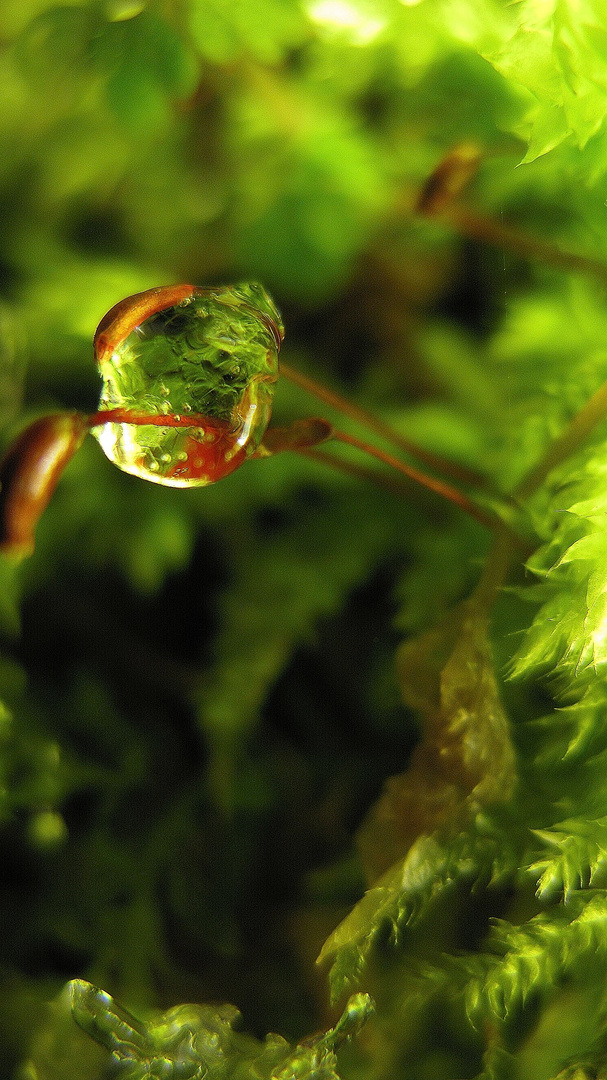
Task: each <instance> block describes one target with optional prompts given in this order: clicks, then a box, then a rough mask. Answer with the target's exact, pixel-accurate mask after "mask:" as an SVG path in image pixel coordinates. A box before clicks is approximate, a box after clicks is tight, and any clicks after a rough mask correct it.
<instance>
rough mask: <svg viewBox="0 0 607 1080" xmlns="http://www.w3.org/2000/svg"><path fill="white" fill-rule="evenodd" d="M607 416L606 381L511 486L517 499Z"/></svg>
mask: <svg viewBox="0 0 607 1080" xmlns="http://www.w3.org/2000/svg"><path fill="white" fill-rule="evenodd" d="M606 416H607V381H606V382H604V383H603V384H602V385H601V386H599V389H598V390H597V391H596V393H595V394H593V395H592V397H591V398H590V399H589V400H588V401H587V402H586V404H585V405H583V406H582V408H581V409H580V411H579V412H578V413H577V414H576V416H574V417H573V420H572V421H571V422H570V424H568V426H567V427H566V428H565V430H564V431H563V433H562V434H561V435H559V437H558V438H557V439H555V440H554V442H553V443H552V444H551V445H550V446H549V447H548V450H547V451H546V453H545V454H544V457H543V458H542V459H541V460H540V461H538V463H537V465H534V466H533V468H532V469H531V470H530V471H529V472H528V473H527V475H526V476H524V477H523V479H522V480H521V481H520V482H519V483H518V485H517V486H516V488H515V489H514V492H513V495H514V497H515V498H517V499H527V498H529V496H530V495H533V493H534V492H535V491H537V489H538V488H539V487H541V485H542V484H543V482H544V480H545V479H546V477H547V476H548V473H550V472H552V470H553V469H555V468H556V466H557V465H560V464H561V463H562V462H563V461H566V460H567V458H568V457H570V456H571V454H572V453H573V452H574V451H575V450H577V448H578V446H580V445H581V443H583V441H584V439H585V438H586V437H587V436H588V435H589V434H590V432H591V431H592V429H593V428H594V427H595V426H596V425H597V424H598V423H600V421H601V420H604V419H605V417H606Z"/></svg>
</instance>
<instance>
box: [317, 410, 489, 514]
mask: <svg viewBox="0 0 607 1080" xmlns="http://www.w3.org/2000/svg"><path fill="white" fill-rule="evenodd" d="M332 437H333V438H334V439H337V440H339V442H343V443H347V444H348V446H355V447H356V449H357V450H362V451H363V452H364V453H365V454H371V455H372V457H375V458H377V459H378V461H383V463H384V464H385V465H390V466H391V468H393V469H397V470H398V472H400V473H402V474H403V475H404V476H407V477H409V479H410V480H414V481H415V482H416V483H417V484H421V485H422V487H425V488H428V489H429V490H430V491H434V492H435V494H437V495H440V496H441V498H443V499H447V501H448V502H450V503H453V505H454V506H457V507H459V509H460V510H464V511H465V513H467V514H469V515H470V516H471V517H473V518H475V520H476V521H480V523H481V525H484V526H485V528H487V529H490V530H492V531H494V530H495V528H496V527H497V526H498V525H501V524H502V522H501V521H500V519H499V518H498V517H497V516H496V515H493V514H490V513H489V512H487V511H485V510H483V509H482V508H481V507H480V506H477V505H476V503H473V502H472V500H471V499H469V498H468V497H467V496H466V495H464V494H463V493H462V492H461V491H458V490H457V488H454V487H452V486H451V484H447V483H445V481H444V480H439V479H438V478H437V477H435V476H428V475H427V473H423V472H421V471H420V470H419V469H416V468H414V467H413V466H412V465H406V464H405V463H404V462H403V461H400V460H399V458H395V457H393V455H392V454H386V453H385V452H384V451H383V450H378V449H377V448H376V447H375V446H371V445H370V444H369V443H366V442H363V440H362V439H357V438H356V437H355V436H353V435H347V434H346V432H344V431H336V430H335V429H333V433H332Z"/></svg>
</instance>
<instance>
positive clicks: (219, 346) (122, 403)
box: [93, 285, 282, 487]
mask: <svg viewBox="0 0 607 1080" xmlns="http://www.w3.org/2000/svg"><path fill="white" fill-rule="evenodd" d="M281 340H282V325H281V323H280V317H279V315H278V312H277V311H276V309H275V308H274V305H273V303H272V301H271V300H270V298H269V297H268V296H267V294H266V293H265V292H264V290H263V289H262V288H261V287H255V288H254V287H253V286H250V285H240V286H225V287H218V288H196V287H193V286H188V285H181V286H167V287H163V288H160V289H150V290H149V291H148V292H146V293H139V294H137V295H136V296H133V297H129V298H128V299H127V300H123V301H122V302H121V303H120V304H117V305H116V307H115V308H112V310H111V311H110V312H109V313H108V314H107V315H106V316H105V318H104V319H103V320H102V321H101V323H100V325H99V328H98V330H97V333H96V335H95V351H96V355H97V359H98V362H99V368H100V371H101V375H102V379H103V387H102V394H101V403H100V411H108V412H113V416H109V415H108V420H107V421H106V422H105V423H100V424H99V425H98V426H96V427H95V428H94V429H93V434H94V435H95V436H96V437H97V439H98V440H99V442H100V444H101V446H102V448H103V450H104V451H105V453H106V454H107V456H108V457H109V458H110V460H111V461H113V462H114V463H115V464H116V465H118V466H119V467H120V468H121V469H124V471H125V472H130V473H134V474H135V475H136V476H141V477H143V478H146V479H149V480H153V481H154V482H155V483H160V484H167V485H170V486H173V487H188V486H201V485H204V484H210V483H213V482H214V481H215V480H219V479H221V477H222V476H225V475H226V474H227V473H228V472H232V471H233V469H235V468H237V466H238V465H239V464H240V463H241V462H242V461H243V460H244V459H245V458H246V457H247V456H248V455H249V454H251V453H252V452H253V451H254V450H255V449H256V448H257V447H258V445H259V443H260V441H261V439H262V437H263V434H264V432H265V429H266V427H267V424H268V421H269V418H270V413H271V407H272V397H273V392H274V384H275V382H276V379H277V377H278V349H279V346H280V342H281Z"/></svg>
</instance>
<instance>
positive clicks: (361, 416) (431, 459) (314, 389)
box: [280, 361, 487, 485]
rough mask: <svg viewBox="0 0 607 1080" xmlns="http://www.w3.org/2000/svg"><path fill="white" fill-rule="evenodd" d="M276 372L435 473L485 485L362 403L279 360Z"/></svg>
mask: <svg viewBox="0 0 607 1080" xmlns="http://www.w3.org/2000/svg"><path fill="white" fill-rule="evenodd" d="M280 373H281V375H285V376H286V378H287V379H290V380H291V382H293V383H295V385H296V386H300V387H301V388H302V390H305V391H306V392H307V393H308V394H313V396H314V397H316V398H318V399H319V400H320V401H324V403H325V405H330V406H331V408H332V409H337V411H338V412H341V413H343V415H344V416H348V417H349V418H350V419H351V420H355V421H356V423H358V424H363V425H364V426H365V427H368V428H369V429H370V430H371V431H376V432H377V434H378V435H381V436H382V437H383V438H384V439H387V440H388V442H391V443H392V444H393V445H394V446H398V447H399V448H400V449H401V450H404V451H405V453H406V454H409V455H410V456H411V457H415V458H417V460H418V461H423V462H424V463H425V464H426V465H428V466H429V468H431V469H434V470H435V471H436V472H440V473H443V474H444V475H445V476H450V477H452V478H453V479H454V480H459V481H460V482H461V483H463V484H475V485H482V484H486V482H487V480H486V477H484V476H482V475H481V474H480V473H477V472H474V471H473V470H472V469H467V468H466V467H465V466H463V465H457V464H456V463H455V462H452V461H448V460H447V459H446V458H442V457H440V456H439V455H438V454H433V453H432V451H431V450H424V448H423V447H421V446H417V444H416V443H414V442H411V440H410V439H406V438H405V437H404V436H403V435H399V433H398V432H396V431H393V430H392V428H391V427H390V426H389V425H388V424H385V423H384V421H383V420H380V419H379V417H378V416H375V415H374V414H373V413H370V412H368V411H367V410H366V409H363V408H362V406H360V405H355V404H354V403H353V402H351V401H348V399H347V398H344V397H342V396H341V394H337V393H335V391H334V390H328V389H327V387H326V386H322V385H321V384H320V383H317V382H316V381H315V380H314V379H310V378H309V377H308V376H307V375H302V374H301V372H299V371H295V370H294V369H293V368H291V367H287V365H286V364H283V363H282V361H281V363H280Z"/></svg>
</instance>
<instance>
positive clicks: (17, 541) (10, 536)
mask: <svg viewBox="0 0 607 1080" xmlns="http://www.w3.org/2000/svg"><path fill="white" fill-rule="evenodd" d="M88 429H89V425H88V423H87V421H86V418H85V417H84V416H81V415H80V413H56V414H55V415H53V416H43V417H41V419H40V420H35V421H34V423H33V424H30V426H29V427H27V428H26V429H25V431H22V432H21V435H19V436H18V438H17V439H16V440H15V442H14V443H13V444H12V446H10V447H9V449H8V450H7V452H6V454H5V455H4V458H3V459H2V461H1V462H0V551H2V552H4V553H5V554H10V555H16V556H19V557H20V558H23V557H25V556H26V555H30V554H31V553H32V551H33V550H34V535H35V532H36V526H37V524H38V520H39V518H40V516H41V514H42V513H43V511H44V510H45V509H46V507H47V505H48V503H49V500H50V498H51V495H52V494H53V491H54V490H55V488H56V486H57V482H58V480H59V477H60V476H61V473H62V472H63V470H64V469H65V467H66V465H67V463H68V462H69V461H70V460H71V458H72V457H73V456H74V454H75V453H76V450H78V448H79V447H80V446H81V444H82V441H83V439H84V436H85V435H86V433H87V431H88Z"/></svg>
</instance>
